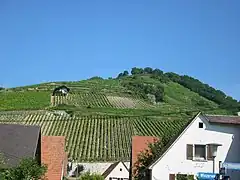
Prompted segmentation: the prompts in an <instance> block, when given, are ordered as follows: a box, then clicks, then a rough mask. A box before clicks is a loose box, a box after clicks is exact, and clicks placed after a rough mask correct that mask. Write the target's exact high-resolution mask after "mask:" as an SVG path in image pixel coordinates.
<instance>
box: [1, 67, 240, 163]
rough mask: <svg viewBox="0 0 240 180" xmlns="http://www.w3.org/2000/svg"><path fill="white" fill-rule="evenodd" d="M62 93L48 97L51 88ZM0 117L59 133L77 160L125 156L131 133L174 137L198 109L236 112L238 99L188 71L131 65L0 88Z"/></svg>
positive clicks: (224, 112) (127, 153) (44, 130)
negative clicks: (64, 91)
mask: <svg viewBox="0 0 240 180" xmlns="http://www.w3.org/2000/svg"><path fill="white" fill-rule="evenodd" d="M62 85H65V86H67V87H68V88H69V89H70V92H69V93H68V95H67V96H52V94H53V90H54V89H55V88H56V87H59V86H62ZM0 102H1V104H0V111H1V112H0V113H1V115H0V122H2V123H20V124H36V125H40V126H41V127H42V133H43V135H64V136H66V139H67V150H68V152H69V155H70V156H71V157H72V158H74V159H77V160H78V161H115V160H129V157H130V142H131V137H132V135H151V136H158V137H161V136H163V135H165V136H173V135H175V134H176V133H178V131H180V130H181V128H182V127H183V126H184V125H185V124H186V123H187V122H188V121H189V120H190V118H191V117H192V116H193V115H194V114H196V113H197V112H198V111H203V112H205V113H208V114H236V113H237V112H238V111H239V110H240V103H239V102H238V101H237V100H234V99H233V98H232V97H229V96H227V95H226V94H224V93H223V92H222V91H220V90H216V89H214V88H213V87H210V86H209V85H207V84H204V83H202V82H200V81H199V80H197V79H194V78H192V77H189V76H186V75H184V76H181V75H178V74H175V73H164V72H163V71H161V70H159V69H152V68H149V67H147V68H144V69H142V68H132V71H131V72H128V71H124V72H122V73H120V74H119V75H118V76H117V77H116V78H108V79H103V78H101V77H93V78H90V79H87V80H82V81H68V82H50V83H42V84H36V85H30V86H24V87H16V88H9V89H1V90H0Z"/></svg>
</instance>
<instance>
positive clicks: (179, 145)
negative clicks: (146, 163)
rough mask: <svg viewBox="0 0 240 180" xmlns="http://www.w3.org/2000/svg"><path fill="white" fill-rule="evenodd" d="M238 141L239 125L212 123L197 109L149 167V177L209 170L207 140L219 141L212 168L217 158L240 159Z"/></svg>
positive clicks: (160, 177) (239, 136) (211, 164)
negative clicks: (188, 121)
mask: <svg viewBox="0 0 240 180" xmlns="http://www.w3.org/2000/svg"><path fill="white" fill-rule="evenodd" d="M239 142H240V131H239V126H236V125H230V124H222V123H212V122H210V121H209V120H208V119H207V118H206V116H205V115H203V114H201V113H199V114H198V115H197V116H196V117H195V118H194V119H193V120H192V121H191V123H190V124H189V125H188V126H187V127H186V128H185V129H184V130H183V131H182V133H181V134H180V135H179V136H178V137H177V138H176V139H175V141H174V142H173V143H172V144H171V145H170V146H169V147H168V148H167V150H166V151H165V152H164V153H163V155H162V156H161V157H160V158H158V159H157V160H156V161H155V162H154V163H153V164H152V165H151V166H150V167H149V168H150V169H151V177H152V179H166V180H167V179H169V177H170V175H176V174H179V173H180V174H189V175H196V174H197V173H198V172H212V171H213V160H212V158H209V154H210V153H209V151H208V148H209V146H208V144H210V143H216V144H221V145H222V146H220V147H218V151H217V156H216V158H215V169H214V170H215V172H218V171H219V164H220V163H221V162H240V154H239V151H240V146H239ZM199 149H200V150H199ZM189 152H190V153H189ZM199 152H200V154H199ZM199 155H200V156H199ZM231 173H232V172H231ZM231 177H234V175H231ZM233 179H234V178H233Z"/></svg>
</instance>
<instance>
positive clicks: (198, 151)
mask: <svg viewBox="0 0 240 180" xmlns="http://www.w3.org/2000/svg"><path fill="white" fill-rule="evenodd" d="M194 149H195V152H194V157H195V159H199V160H205V159H206V145H195V146H194Z"/></svg>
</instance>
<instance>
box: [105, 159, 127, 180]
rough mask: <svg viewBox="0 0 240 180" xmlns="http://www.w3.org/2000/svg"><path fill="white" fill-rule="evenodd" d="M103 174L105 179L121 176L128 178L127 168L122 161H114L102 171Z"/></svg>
mask: <svg viewBox="0 0 240 180" xmlns="http://www.w3.org/2000/svg"><path fill="white" fill-rule="evenodd" d="M103 176H104V178H105V179H106V180H109V179H110V178H113V179H115V178H122V179H124V180H125V179H128V178H129V170H128V168H127V167H126V165H125V164H124V163H123V162H121V161H120V162H116V163H113V164H112V165H111V166H110V167H109V168H108V169H107V170H106V171H105V172H104V173H103Z"/></svg>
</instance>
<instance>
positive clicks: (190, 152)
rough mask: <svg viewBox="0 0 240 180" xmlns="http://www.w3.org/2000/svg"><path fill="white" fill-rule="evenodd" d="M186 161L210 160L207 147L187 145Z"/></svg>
mask: <svg viewBox="0 0 240 180" xmlns="http://www.w3.org/2000/svg"><path fill="white" fill-rule="evenodd" d="M186 151H187V159H188V160H206V159H207V160H212V157H211V151H210V148H209V147H208V146H207V145H200V144H195V145H194V144H187V149H186Z"/></svg>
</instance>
